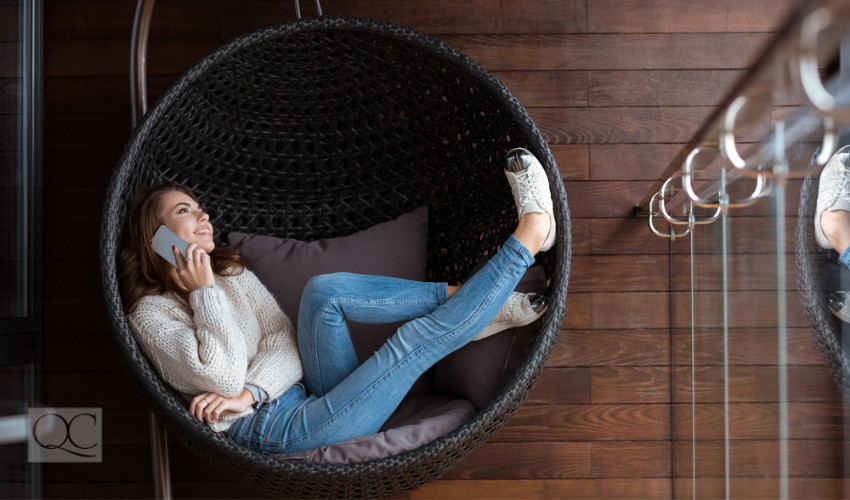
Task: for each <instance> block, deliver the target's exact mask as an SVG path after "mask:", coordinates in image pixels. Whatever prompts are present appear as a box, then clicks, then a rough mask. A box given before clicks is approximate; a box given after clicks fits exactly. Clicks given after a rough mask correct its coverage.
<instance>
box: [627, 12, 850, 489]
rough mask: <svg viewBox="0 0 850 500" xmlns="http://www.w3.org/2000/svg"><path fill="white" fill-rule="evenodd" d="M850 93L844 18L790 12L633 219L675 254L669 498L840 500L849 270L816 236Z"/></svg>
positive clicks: (849, 362) (848, 364)
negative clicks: (834, 307)
mask: <svg viewBox="0 0 850 500" xmlns="http://www.w3.org/2000/svg"><path fill="white" fill-rule="evenodd" d="M839 56H842V57H839ZM848 82H850V4H847V2H832V1H820V2H811V3H808V4H805V5H802V6H801V8H800V10H799V11H798V12H797V13H795V16H794V17H793V18H792V19H791V20H790V21H789V22H788V24H787V26H786V28H785V29H784V30H783V31H782V33H780V35H779V36H778V37H777V38H776V39H775V40H774V41H773V42H772V43H771V45H770V47H768V48H767V49H766V50H765V53H764V54H763V55H762V57H760V58H759V60H758V61H757V63H756V64H755V65H754V66H753V68H752V70H751V71H750V72H749V73H748V74H747V75H746V76H745V78H744V79H742V81H741V82H740V83H739V85H737V86H736V88H735V89H733V91H732V92H731V93H730V94H729V95H728V96H727V98H726V99H725V100H724V103H723V104H722V105H721V106H720V107H719V108H718V109H717V111H716V112H715V113H714V114H713V115H712V117H711V118H710V119H709V120H708V121H707V122H706V123H705V124H704V125H703V127H701V129H700V130H699V131H698V133H697V134H696V135H695V137H694V140H693V141H692V144H691V145H689V146H688V147H686V148H685V150H684V151H683V152H682V153H681V154H680V155H679V156H678V157H677V159H675V160H674V161H673V163H672V164H671V168H668V172H665V176H664V177H663V178H662V179H661V180H659V181H658V182H657V183H656V184H655V185H653V186H652V188H651V189H650V192H649V194H648V195H647V200H648V203H647V204H645V205H642V206H641V207H642V210H640V211H639V213H641V214H643V215H646V216H647V217H648V219H649V222H650V228H651V229H652V230H653V232H655V234H658V235H659V236H664V237H668V238H669V239H670V240H671V250H672V254H673V265H672V273H671V286H672V292H673V297H674V299H673V307H672V318H673V319H672V324H671V328H672V329H673V336H674V339H675V340H674V361H673V363H674V366H673V374H674V380H673V384H674V406H673V412H674V431H673V436H674V441H675V443H674V448H673V449H674V464H675V466H674V496H675V497H676V498H803V497H809V498H815V497H816V498H845V497H846V496H847V492H850V482H848V479H847V477H848V473H850V466H848V465H850V464H848V456H847V450H848V446H847V445H848V439H847V436H850V432H848V431H850V427H848V423H850V419H848V418H847V416H848V412H847V409H848V408H847V400H848V395H850V356H848V355H847V352H848V348H850V323H848V322H844V321H842V320H840V319H839V318H838V317H836V315H834V314H833V312H832V311H831V310H830V307H829V304H830V302H828V300H827V297H829V295H830V294H831V293H833V292H835V291H841V290H850V268H848V267H847V266H846V265H842V264H841V263H840V261H839V252H840V251H841V249H839V251H835V250H826V249H823V248H821V246H820V245H818V244H817V243H816V242H815V237H814V230H813V228H814V220H815V217H814V214H815V204H816V199H817V191H818V187H819V184H820V182H819V180H818V178H819V176H820V171H821V169H822V168H824V165H825V164H827V163H828V162H829V161H830V159H831V158H833V157H834V155H835V153H836V151H838V150H839V149H840V148H841V147H842V146H843V145H845V144H848V143H850V133H848V131H850V83H848ZM841 158H842V160H844V159H845V158H844V157H841ZM847 163H850V154H848V155H847V157H846V161H843V163H842V168H844V166H845V165H846V164H847ZM847 170H848V175H847V178H848V179H850V167H847ZM838 177H839V178H843V177H842V176H838ZM823 178H824V179H827V178H828V176H824V177H823ZM824 182H829V181H824ZM843 182H844V181H832V183H831V184H830V185H835V184H843ZM848 185H850V181H848ZM842 189H844V188H842ZM847 189H850V188H847ZM843 196H846V197H848V198H850V194H845V195H843ZM714 210H717V211H718V212H719V215H717V216H715V214H714V213H713V211H714ZM665 223H667V224H669V227H674V228H675V230H670V229H668V226H665V225H664V224H665ZM659 227H660V228H661V229H659ZM845 231H846V232H847V233H850V224H848V225H847V227H846V229H845ZM685 234H687V236H685ZM671 236H675V237H671ZM842 296H843V295H842ZM848 302H850V295H848ZM833 304H835V302H833ZM840 305H841V304H839V307H840ZM848 309H850V306H848ZM847 319H850V315H848V318H847Z"/></svg>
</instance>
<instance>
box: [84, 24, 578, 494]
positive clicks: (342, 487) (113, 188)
mask: <svg viewBox="0 0 850 500" xmlns="http://www.w3.org/2000/svg"><path fill="white" fill-rule="evenodd" d="M516 146H523V147H527V148H529V149H530V150H531V151H532V152H534V154H535V155H537V156H538V158H540V160H541V162H542V163H543V164H544V166H545V168H546V170H547V173H548V175H549V178H550V182H551V185H552V188H553V196H554V198H555V210H556V219H557V222H558V225H559V227H558V230H559V233H558V243H557V246H556V247H555V249H553V250H552V251H549V252H547V253H546V254H544V255H543V256H542V257H541V258H540V259H538V260H539V261H541V262H542V263H543V264H544V266H545V267H546V270H547V274H548V275H549V276H550V277H551V278H552V279H551V283H550V294H551V306H550V309H549V311H548V312H547V314H546V316H545V317H544V319H543V321H542V326H541V329H540V332H539V334H538V336H537V339H536V342H535V344H534V347H533V351H532V353H531V355H530V356H529V358H528V359H527V360H526V361H525V362H524V364H523V365H522V367H521V369H520V370H519V371H518V373H517V374H516V376H515V377H514V378H513V379H512V380H511V381H510V382H509V383H507V384H506V386H505V387H504V389H503V391H502V392H501V394H500V395H499V396H498V397H497V398H496V399H495V400H493V401H492V403H491V404H490V405H489V406H488V407H486V408H484V409H483V410H482V411H481V412H479V413H478V414H477V415H476V416H475V417H474V418H473V419H472V420H470V421H469V422H467V423H466V424H464V425H463V426H462V427H461V428H459V429H457V430H456V431H455V432H452V433H450V434H449V435H446V436H444V437H442V438H440V439H437V440H436V441H434V442H432V443H430V444H428V445H426V446H423V447H421V448H419V449H416V450H414V451H411V452H405V453H402V454H399V455H396V456H393V457H389V458H386V459H381V460H375V461H372V462H368V463H359V464H347V465H327V464H316V463H306V462H303V461H291V460H290V461H286V460H279V459H276V458H274V457H272V456H268V455H262V454H259V453H254V452H252V451H249V450H247V449H245V448H242V447H240V446H238V445H236V444H234V443H233V442H232V441H231V440H229V439H228V438H227V437H226V436H224V435H219V434H216V433H214V432H212V431H210V430H209V428H208V427H207V426H205V425H201V424H200V423H199V422H198V421H196V420H195V419H193V418H191V417H190V415H189V414H188V412H187V411H186V410H185V405H184V403H183V402H182V401H180V400H179V399H178V398H176V397H175V396H174V394H173V392H172V391H171V390H169V388H168V387H167V386H165V385H164V384H163V382H162V381H161V380H160V378H159V377H158V376H157V374H156V372H155V371H154V370H153V369H152V367H151V365H150V364H149V363H148V361H147V360H146V358H145V357H144V355H143V354H142V353H141V352H140V351H139V348H138V346H137V345H136V342H135V340H134V338H133V336H132V334H131V332H130V330H129V328H128V326H127V322H126V320H125V317H124V314H123V313H122V304H121V300H120V296H119V293H118V284H117V282H116V275H115V259H114V258H115V253H116V248H117V245H118V242H119V240H120V235H121V231H122V224H123V220H124V215H125V210H126V206H127V203H128V200H129V197H130V195H131V193H132V192H133V191H134V190H135V188H136V187H137V186H138V185H140V184H143V183H152V182H155V181H157V180H160V179H171V180H175V181H178V182H183V183H185V184H187V185H188V186H190V187H191V188H192V189H194V190H195V192H196V193H197V194H198V195H199V196H200V198H201V199H202V200H203V201H204V203H205V206H207V207H208V208H209V209H210V211H211V212H212V222H213V224H214V225H215V227H216V230H217V232H220V233H227V232H228V231H231V230H239V231H245V232H256V233H262V234H269V235H275V236H280V237H295V238H299V239H303V240H314V239H317V238H327V237H335V236H340V235H346V234H350V233H353V232H355V231H358V230H361V229H364V228H366V227H369V226H371V225H373V224H376V223H379V222H383V221H387V220H390V219H392V218H395V217H397V216H398V215H400V214H402V213H404V212H407V211H410V210H412V209H414V208H416V207H418V206H421V205H428V206H429V207H430V210H431V211H430V228H429V240H430V241H429V247H428V276H429V279H432V280H447V281H458V280H461V279H463V278H464V277H466V276H467V273H468V272H469V271H470V269H471V268H472V267H473V266H474V265H475V263H476V261H477V260H478V259H479V258H480V257H481V256H482V255H486V254H492V253H493V252H494V251H495V250H496V248H497V247H498V245H499V244H500V243H501V242H503V240H504V239H505V238H506V237H507V236H508V234H510V232H511V230H512V229H513V227H514V225H515V224H516V210H515V208H514V206H513V201H512V198H511V195H510V190H509V187H508V185H507V183H506V181H505V179H504V176H503V173H502V169H503V164H504V158H505V154H506V152H507V151H508V150H509V149H511V148H513V147H516ZM569 222H570V221H569V212H568V208H567V201H566V194H565V192H564V188H563V184H562V182H561V179H560V176H559V174H558V169H557V166H556V165H555V162H554V160H553V158H552V154H551V152H550V151H549V148H548V147H547V145H546V142H545V140H544V138H543V137H542V136H541V134H540V133H539V131H538V130H537V128H536V127H535V126H534V124H533V123H532V122H531V120H530V119H529V117H528V115H527V113H526V112H525V110H524V109H523V108H522V106H520V105H519V103H518V102H517V101H516V99H515V98H514V97H513V96H512V95H511V94H510V93H509V92H508V91H507V90H506V89H505V87H504V86H503V85H502V84H501V83H500V82H499V81H498V80H496V79H495V78H494V77H493V76H492V75H490V74H489V73H488V72H486V71H485V70H484V69H483V68H481V67H480V66H479V65H478V64H476V63H475V62H473V61H472V60H470V59H469V58H467V57H465V56H463V55H462V54H460V53H458V52H457V51H455V50H453V49H452V48H451V47H449V46H447V45H445V44H443V43H441V42H438V41H436V40H434V39H432V38H429V37H426V36H423V35H421V34H419V33H417V32H414V31H412V30H410V29H407V28H403V27H399V26H396V25H393V24H389V23H384V22H379V21H374V20H367V19H353V18H328V17H322V18H315V19H310V20H302V21H295V22H291V23H284V24H280V25H276V26H271V27H268V28H264V29H261V30H258V31H256V32H253V33H249V34H247V35H244V36H241V37H239V38H237V39H234V40H232V41H230V42H227V43H225V44H224V45H222V46H221V47H219V48H217V49H216V50H214V51H212V52H211V53H209V54H207V55H206V56H204V57H203V58H201V59H200V60H199V61H198V62H196V63H195V64H194V65H193V66H192V67H191V68H190V69H189V70H188V71H187V72H186V73H185V74H184V75H182V76H181V77H180V78H179V79H178V80H177V81H176V82H175V83H174V84H172V86H171V87H169V89H168V90H167V91H166V92H165V93H164V95H163V96H162V97H161V98H160V99H159V101H158V102H157V103H156V105H155V106H154V107H153V108H152V109H151V110H150V111H149V112H148V113H147V115H146V116H145V118H144V120H143V121H142V122H141V123H140V125H139V126H138V127H137V128H136V129H135V131H134V133H133V136H132V137H131V139H130V142H129V144H128V145H127V148H126V150H125V152H124V155H123V156H122V158H121V160H120V162H119V164H118V166H117V167H116V170H115V172H114V174H113V177H112V181H111V183H110V185H109V190H108V193H107V200H106V204H105V207H104V216H103V227H102V234H101V265H102V272H103V285H104V290H105V292H104V293H105V296H106V300H107V304H108V308H109V314H110V318H111V321H112V326H113V330H114V332H115V338H116V340H117V342H118V344H119V346H120V348H121V351H122V353H123V354H124V356H126V362H127V363H126V364H127V365H128V368H129V370H130V372H131V376H132V378H133V379H134V380H135V381H136V382H137V383H138V385H139V387H140V390H141V391H142V393H143V394H144V395H145V396H146V398H147V399H148V401H149V404H150V405H151V407H152V409H153V411H154V413H155V414H156V415H157V416H158V418H160V419H161V420H162V422H163V423H164V425H165V426H166V428H167V429H168V431H169V433H170V435H171V436H172V437H173V438H175V439H177V440H179V441H180V442H182V443H183V445H184V446H186V447H187V448H189V449H191V450H193V451H194V452H196V453H197V454H198V455H199V456H201V457H203V458H204V459H206V460H208V461H210V462H212V463H214V464H216V465H218V466H220V467H221V468H222V469H224V470H228V471H230V472H232V473H233V474H234V475H235V477H237V478H241V479H242V480H244V481H246V482H247V483H249V484H251V485H254V486H256V487H257V488H259V489H263V490H266V491H268V492H272V493H276V494H282V495H288V496H293V497H366V496H392V495H396V494H398V493H399V492H402V491H405V490H409V489H413V488H416V487H418V486H420V485H422V484H424V483H426V482H428V481H430V480H432V479H434V478H436V477H439V476H440V475H441V474H442V473H443V472H444V471H445V470H446V469H448V468H450V467H452V466H453V465H454V464H455V463H457V462H458V461H459V460H461V459H462V458H463V457H464V456H466V455H467V454H469V453H470V452H471V451H472V450H474V449H475V448H477V447H478V446H480V445H481V444H482V443H483V442H484V441H485V440H487V439H488V437H490V436H491V435H492V434H493V433H495V432H496V431H497V430H499V428H501V427H502V425H504V424H505V422H506V421H507V420H508V419H509V418H510V417H511V416H512V415H513V414H514V413H515V412H516V411H517V409H518V408H519V406H520V404H522V402H523V400H524V399H525V398H526V396H527V395H528V393H529V391H530V390H531V388H532V387H533V386H534V384H535V381H536V380H537V378H538V375H539V374H540V371H541V370H542V368H543V365H544V362H545V360H546V358H547V357H548V355H549V353H550V351H551V349H552V347H553V345H554V344H555V342H556V340H557V336H558V332H559V329H560V326H561V320H562V318H563V315H564V308H565V303H566V291H567V279H568V276H569V263H570V224H569Z"/></svg>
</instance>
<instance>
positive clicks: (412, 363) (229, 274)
mask: <svg viewBox="0 0 850 500" xmlns="http://www.w3.org/2000/svg"><path fill="white" fill-rule="evenodd" d="M505 174H506V176H507V177H508V180H509V182H510V185H511V190H512V192H513V194H514V199H515V201H516V205H517V211H518V214H519V223H518V225H517V228H516V230H515V232H514V233H513V235H511V236H510V237H509V238H508V240H507V241H506V242H505V244H504V246H503V247H502V249H501V250H499V252H497V253H496V254H495V255H494V256H493V258H491V259H490V261H489V262H488V263H487V264H486V265H485V266H484V267H483V268H482V269H481V270H480V271H478V272H477V273H476V274H475V275H474V276H473V277H471V278H470V279H469V281H468V282H466V283H465V284H463V286H460V287H453V286H448V285H447V284H445V283H420V282H411V281H406V280H401V279H395V278H387V277H378V276H362V275H352V274H346V273H338V274H332V275H324V276H317V277H314V278H313V279H312V280H310V282H309V283H308V284H307V286H306V287H305V290H304V293H303V296H302V299H301V307H300V310H299V325H298V334H297V335H296V333H295V329H294V328H293V326H292V324H291V322H290V321H289V319H288V318H287V317H286V315H285V314H284V313H283V311H281V309H280V307H279V306H278V305H277V303H276V302H275V299H274V297H272V295H271V294H270V293H269V292H268V290H266V288H265V287H264V286H263V285H262V284H261V283H260V281H259V280H258V279H257V277H256V276H255V275H254V274H253V273H252V272H250V271H249V270H247V269H244V267H243V264H242V261H241V259H240V257H239V256H238V254H236V253H235V252H234V251H233V250H232V249H229V248H216V246H215V244H214V242H213V228H212V225H211V224H210V223H209V217H208V216H207V214H206V213H205V212H204V211H203V209H202V207H201V206H200V205H199V204H198V200H197V199H196V198H195V197H194V195H193V194H192V193H191V191H189V190H188V189H186V188H185V187H182V186H178V185H174V184H166V185H163V186H159V187H157V188H154V189H152V190H148V191H146V192H143V193H140V194H139V195H138V196H137V197H136V198H135V199H134V200H133V203H132V204H131V207H130V211H129V213H128V217H127V227H126V228H125V231H124V240H123V241H122V248H121V252H120V254H119V260H118V269H119V271H118V273H119V280H120V282H121V292H122V299H123V301H124V304H125V310H126V312H127V317H128V320H129V323H130V327H131V329H132V330H133V333H134V335H135V336H136V338H137V339H138V341H139V344H140V345H141V347H142V349H143V350H144V351H145V353H146V354H147V355H148V357H149V358H150V360H151V361H152V363H153V364H154V366H155V367H156V369H157V370H158V371H159V373H160V374H161V375H162V377H163V378H164V379H165V381H166V382H168V383H169V384H170V385H171V386H173V387H174V388H175V389H177V390H178V391H180V392H181V393H183V394H184V395H186V396H187V399H190V400H191V402H190V404H189V411H190V412H191V413H192V415H194V416H195V417H196V418H198V420H200V421H202V422H206V423H207V424H208V425H210V426H211V427H212V429H214V430H216V431H226V432H228V434H229V435H230V437H232V438H233V439H234V440H235V441H236V442H238V443H240V444H242V445H244V446H247V447H249V448H251V449H253V450H255V451H260V452H267V453H290V452H295V451H301V450H306V449H312V448H316V447H319V446H324V445H329V444H332V443H336V442H341V441H345V440H347V439H351V438H354V437H357V436H362V435H367V434H372V433H375V432H377V431H378V430H379V429H380V428H381V426H382V425H383V424H384V422H385V421H386V420H387V419H388V418H389V417H390V415H391V414H392V413H393V411H394V410H395V409H396V407H397V406H398V405H399V403H400V402H401V400H402V398H403V397H404V396H405V394H406V393H407V392H408V390H409V389H410V387H411V386H412V385H413V383H414V382H415V381H416V379H417V378H418V377H419V376H420V375H421V374H422V373H424V372H425V371H426V370H427V369H428V368H430V367H431V366H432V365H433V364H434V363H436V362H437V361H439V360H440V359H442V358H443V357H445V356H446V355H448V354H450V353H451V352H453V351H455V350H456V349H458V348H460V347H462V346H463V345H465V344H467V343H468V342H470V341H472V340H474V339H476V338H482V337H484V336H488V335H492V334H493V333H496V332H498V331H501V330H504V329H506V328H510V327H513V326H520V325H523V324H528V323H530V322H532V321H533V320H535V319H537V318H539V317H540V316H541V315H542V314H543V312H544V311H545V302H544V301H542V300H540V297H538V296H534V295H527V294H516V293H514V294H512V290H513V289H514V288H515V286H516V285H517V283H518V282H519V280H520V278H521V277H522V276H523V274H524V273H525V271H526V269H527V268H528V267H530V266H531V265H532V264H533V263H534V255H535V254H536V253H537V252H539V251H545V250H548V249H549V248H551V247H552V246H553V245H554V241H555V232H556V228H555V220H554V211H553V208H552V199H551V195H550V191H549V184H548V180H547V178H546V174H545V172H544V170H543V167H542V166H541V165H540V163H539V162H538V161H537V159H536V158H534V156H533V155H532V154H531V153H530V152H528V151H526V150H524V149H515V150H512V151H511V152H510V153H509V154H508V162H507V168H506V171H505ZM160 224H164V225H166V226H167V227H168V228H169V229H171V230H172V231H174V232H175V233H176V234H177V235H178V236H180V237H181V238H182V239H183V240H184V241H186V242H188V243H189V247H188V248H187V249H186V252H185V255H183V254H181V253H180V251H179V250H177V249H176V248H174V249H173V251H174V257H175V260H176V262H177V267H176V268H174V267H173V266H171V265H170V264H169V263H167V262H166V260H165V259H163V258H161V257H160V256H158V255H157V254H156V253H155V252H154V250H153V248H152V245H151V243H150V241H151V237H152V235H153V232H154V230H155V229H156V228H157V227H158V226H159V225H160ZM346 320H351V321H356V322H360V323H371V324H381V323H395V322H405V321H406V323H404V324H403V325H402V326H401V327H400V328H399V329H398V330H397V332H396V333H395V334H394V335H393V336H392V337H391V338H390V339H389V340H387V342H386V343H385V344H384V345H383V346H382V347H381V348H380V349H378V351H376V352H375V353H374V355H373V356H372V357H370V358H369V359H368V360H366V361H365V362H364V363H363V364H362V365H361V364H359V363H358V361H357V357H356V355H355V353H354V348H353V346H352V343H351V338H350V336H349V334H348V329H347V327H346Z"/></svg>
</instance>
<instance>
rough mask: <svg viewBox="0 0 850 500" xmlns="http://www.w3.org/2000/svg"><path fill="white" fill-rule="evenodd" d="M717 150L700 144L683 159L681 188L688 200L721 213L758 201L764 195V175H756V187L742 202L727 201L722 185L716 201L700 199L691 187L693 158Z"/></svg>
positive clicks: (709, 145)
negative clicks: (705, 151)
mask: <svg viewBox="0 0 850 500" xmlns="http://www.w3.org/2000/svg"><path fill="white" fill-rule="evenodd" d="M709 148H711V149H718V146H717V145H714V144H700V145H699V146H697V147H695V148H694V149H693V150H691V152H690V153H688V157H687V158H686V159H685V165H684V168H683V169H682V187H684V188H685V192H686V193H687V194H688V198H690V199H691V201H692V202H693V203H694V204H695V205H698V206H701V207H705V208H718V207H719V208H720V209H721V211H725V210H726V209H728V208H742V207H748V206H750V205H752V204H753V203H755V202H756V201H758V199H759V198H760V197H761V196H762V195H763V194H765V185H766V183H765V180H764V175H763V174H761V173H759V174H756V187H755V188H754V190H753V193H752V194H751V195H750V196H748V197H747V198H744V199H742V200H734V201H733V200H729V198H728V196H727V195H726V186H725V185H724V186H723V187H722V188H721V190H720V193H719V197H718V199H717V200H707V199H705V198H702V197H700V196H699V195H698V194H697V193H696V190H694V187H693V161H694V158H695V157H696V156H697V155H698V154H699V153H700V151H703V150H705V149H709Z"/></svg>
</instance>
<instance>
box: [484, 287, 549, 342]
mask: <svg viewBox="0 0 850 500" xmlns="http://www.w3.org/2000/svg"><path fill="white" fill-rule="evenodd" d="M548 308H549V299H547V298H546V296H545V295H540V294H539V293H519V292H513V293H512V294H511V295H510V297H508V300H507V301H506V302H505V305H503V306H502V308H501V309H500V310H499V312H498V313H496V317H495V318H493V321H491V322H490V324H489V325H487V327H486V328H484V329H483V330H481V333H479V334H478V336H477V337H475V338H474V339H472V340H473V341H475V340H481V339H486V338H487V337H489V336H490V335H493V334H496V333H499V332H501V331H503V330H507V329H508V328H516V327H518V326H525V325H527V324H529V323H533V322H534V321H535V320H536V319H537V318H540V317H542V316H543V313H545V312H546V309H548Z"/></svg>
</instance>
